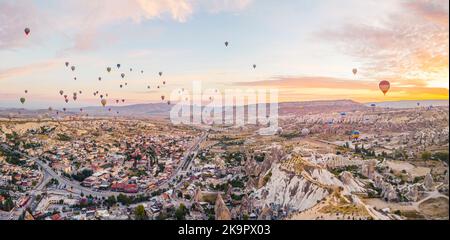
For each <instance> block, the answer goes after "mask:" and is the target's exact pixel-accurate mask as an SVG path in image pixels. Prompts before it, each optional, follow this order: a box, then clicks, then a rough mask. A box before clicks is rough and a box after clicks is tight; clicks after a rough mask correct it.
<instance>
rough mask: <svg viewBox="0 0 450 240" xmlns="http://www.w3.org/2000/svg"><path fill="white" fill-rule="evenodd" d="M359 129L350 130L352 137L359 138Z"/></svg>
mask: <svg viewBox="0 0 450 240" xmlns="http://www.w3.org/2000/svg"><path fill="white" fill-rule="evenodd" d="M359 134H360V133H359V131H358V130H353V131H352V139H358V138H359Z"/></svg>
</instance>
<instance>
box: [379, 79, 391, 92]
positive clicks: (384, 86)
mask: <svg viewBox="0 0 450 240" xmlns="http://www.w3.org/2000/svg"><path fill="white" fill-rule="evenodd" d="M378 86H379V87H380V90H381V91H382V92H383V94H384V95H386V93H387V92H388V91H389V89H390V88H391V84H390V83H389V81H386V80H383V81H381V82H380V84H379V85H378Z"/></svg>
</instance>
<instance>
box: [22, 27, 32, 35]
mask: <svg viewBox="0 0 450 240" xmlns="http://www.w3.org/2000/svg"><path fill="white" fill-rule="evenodd" d="M23 31H24V32H25V34H26V35H27V36H28V34H30V32H31V30H30V29H29V28H25V29H24V30H23Z"/></svg>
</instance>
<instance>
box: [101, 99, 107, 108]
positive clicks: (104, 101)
mask: <svg viewBox="0 0 450 240" xmlns="http://www.w3.org/2000/svg"><path fill="white" fill-rule="evenodd" d="M101 103H102V105H103V107H105V106H106V99H102V101H101Z"/></svg>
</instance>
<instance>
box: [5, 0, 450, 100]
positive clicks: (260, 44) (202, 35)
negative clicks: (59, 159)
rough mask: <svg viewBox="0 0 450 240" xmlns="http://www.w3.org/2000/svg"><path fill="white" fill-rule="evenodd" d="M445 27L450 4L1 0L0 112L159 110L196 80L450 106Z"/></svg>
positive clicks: (294, 93) (399, 0)
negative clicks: (153, 106)
mask: <svg viewBox="0 0 450 240" xmlns="http://www.w3.org/2000/svg"><path fill="white" fill-rule="evenodd" d="M448 17H449V5H448V1H444V0H365V1H361V0H339V1H337V0H320V1H317V0H302V1H299V0H283V1H273V0H129V1H122V0H67V1H58V0H34V1H32V0H0V84H1V87H0V107H25V108H47V107H49V106H53V107H61V106H68V107H78V106H87V105H99V104H100V98H99V95H100V94H102V95H106V94H108V101H109V102H113V101H115V99H126V104H133V103H150V102H161V96H162V95H164V96H168V95H170V92H171V91H172V90H173V89H177V88H185V89H190V88H192V82H193V81H201V82H202V86H203V87H204V88H217V89H219V90H221V91H223V90H225V89H244V90H245V89H260V88H261V89H268V88H276V89H279V101H309V100H334V99H352V100H354V101H358V102H381V101H396V100H429V99H433V100H436V99H448V92H449V83H448V78H449V65H448V63H449V58H448V52H449V22H448ZM25 28H29V29H30V30H31V32H30V34H29V35H28V36H27V35H26V34H25V33H24V29H25ZM225 41H227V42H229V45H228V47H226V46H225V44H224V42H225ZM65 62H69V63H70V65H69V67H66V66H65ZM118 63H120V64H121V67H120V69H117V67H116V64H118ZM254 64H255V65H256V68H255V69H254V68H253V65H254ZM70 66H75V67H76V70H75V71H71V70H70ZM107 67H111V68H112V71H111V72H110V73H108V72H107V71H106V68H107ZM130 68H132V71H130ZM353 68H357V69H358V72H357V74H356V75H354V74H353V73H352V69H353ZM141 70H143V71H144V73H143V74H142V73H141ZM159 72H163V75H162V76H159V74H158V73H159ZM121 73H125V78H124V79H121V76H120V74H121ZM74 77H76V80H74ZM98 77H101V78H102V80H101V81H98ZM381 80H388V81H389V82H390V83H391V89H390V91H389V92H388V93H387V94H386V95H384V94H383V93H382V92H381V91H380V90H379V88H378V83H379V82H380V81H381ZM164 81H165V83H166V84H163V82H164ZM125 82H126V83H127V86H125ZM120 84H122V85H123V88H120ZM148 86H150V89H148V88H147V87H148ZM157 86H160V88H159V89H158V88H157ZM25 90H28V93H25ZM60 90H63V91H64V94H66V95H68V98H69V103H67V104H66V103H64V97H63V96H60V94H59V91H60ZM79 91H81V92H82V94H78V99H77V101H73V100H72V98H71V97H72V95H73V92H79ZM96 91H99V94H98V95H97V96H94V95H93V93H94V92H96ZM21 97H25V98H26V102H25V104H23V105H22V104H21V103H20V101H19V99H20V98H21Z"/></svg>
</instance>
